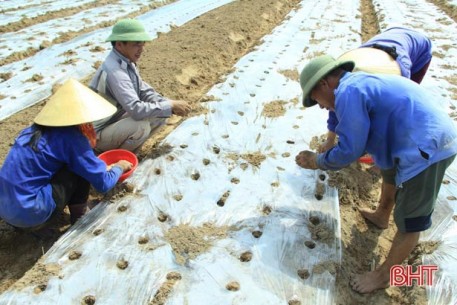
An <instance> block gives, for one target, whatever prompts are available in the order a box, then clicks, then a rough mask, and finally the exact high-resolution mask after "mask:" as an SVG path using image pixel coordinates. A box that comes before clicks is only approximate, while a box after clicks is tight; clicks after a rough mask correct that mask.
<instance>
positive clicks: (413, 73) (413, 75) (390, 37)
mask: <svg viewBox="0 0 457 305" xmlns="http://www.w3.org/2000/svg"><path fill="white" fill-rule="evenodd" d="M383 53H384V54H383ZM364 56H365V57H368V58H369V59H368V60H369V62H368V63H364V62H365V60H364ZM341 58H345V59H353V60H354V61H355V63H356V67H355V69H356V70H360V71H366V72H373V73H388V74H398V75H401V76H403V77H406V78H409V79H411V80H413V81H414V82H416V83H418V84H420V83H421V81H422V79H423V78H424V75H425V73H426V72H427V70H428V67H429V65H430V61H431V59H432V43H431V41H430V39H429V38H428V37H427V36H425V35H424V34H422V33H421V32H418V31H415V30H412V29H408V28H404V27H392V28H389V29H387V30H385V31H384V32H382V33H380V34H378V35H375V36H373V37H372V38H371V39H370V40H368V41H367V42H365V43H364V44H362V45H361V46H360V47H359V48H358V49H355V50H351V51H349V52H346V53H345V54H343V55H342V56H340V59H341ZM392 65H395V67H393V66H392ZM305 106H307V107H309V106H311V105H305ZM337 124H338V119H337V117H336V115H335V113H334V112H333V111H329V117H328V120H327V128H328V133H327V139H326V141H325V142H324V143H323V144H322V145H321V146H320V147H319V148H318V151H319V152H325V151H327V150H328V149H330V148H332V147H333V146H334V145H335V141H336V133H335V128H336V125H337ZM386 179H387V180H386ZM395 191H396V188H395V182H394V181H392V180H388V177H387V176H386V175H383V182H382V187H381V196H380V198H379V207H378V209H377V210H376V211H372V210H371V209H360V212H361V214H362V215H363V217H365V218H366V219H368V220H369V221H371V222H372V223H373V224H375V225H376V226H377V227H378V228H381V229H386V228H387V227H388V224H389V215H390V213H391V212H392V209H393V207H394V205H395Z"/></svg>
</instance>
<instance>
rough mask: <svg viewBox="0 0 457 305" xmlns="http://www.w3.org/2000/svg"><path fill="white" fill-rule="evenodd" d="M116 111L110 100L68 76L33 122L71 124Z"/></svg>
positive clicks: (103, 116) (106, 115)
mask: <svg viewBox="0 0 457 305" xmlns="http://www.w3.org/2000/svg"><path fill="white" fill-rule="evenodd" d="M115 112H116V107H114V106H113V105H112V104H111V103H110V102H108V101H107V100H105V99H104V98H103V97H101V96H100V95H98V94H97V93H96V92H94V91H92V90H91V89H90V88H88V87H86V86H84V85H83V84H81V83H80V82H78V81H77V80H75V79H72V78H70V79H69V80H67V81H65V83H64V84H63V85H62V86H61V87H60V88H59V89H58V90H57V91H56V92H55V93H54V94H53V95H52V96H51V98H50V99H49V100H48V102H47V103H46V105H45V106H44V107H43V109H42V110H41V111H40V113H38V115H37V116H36V117H35V120H34V122H35V123H37V124H40V125H43V126H71V125H79V124H84V123H89V122H94V121H97V120H100V119H103V118H106V117H108V116H110V115H112V114H114V113H115Z"/></svg>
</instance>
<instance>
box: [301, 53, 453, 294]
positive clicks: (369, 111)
mask: <svg viewBox="0 0 457 305" xmlns="http://www.w3.org/2000/svg"><path fill="white" fill-rule="evenodd" d="M353 68H354V62H352V61H349V60H346V61H344V60H335V59H333V58H332V57H331V56H328V55H323V56H319V57H317V58H315V59H313V60H311V61H310V62H309V63H308V64H307V65H306V66H305V68H304V69H303V70H302V72H301V75H300V84H301V87H302V91H303V101H302V102H303V104H304V105H313V104H316V103H317V104H319V106H320V107H321V108H325V109H327V110H332V111H334V112H335V114H336V117H337V118H338V125H337V126H336V129H335V131H336V134H337V135H338V137H339V141H338V143H337V145H336V146H334V147H333V148H331V149H329V150H327V151H326V152H324V153H320V154H316V153H314V152H312V151H302V152H300V153H299V154H298V155H297V156H296V159H295V160H296V163H297V164H298V165H299V166H301V167H303V168H308V169H323V170H338V169H341V168H343V167H346V166H348V165H349V164H351V163H352V162H354V161H356V160H357V159H358V158H359V157H360V156H361V155H362V154H364V153H365V152H368V153H369V154H370V155H371V156H372V157H373V159H374V162H375V163H376V165H377V166H378V167H379V168H380V169H381V170H382V171H383V178H384V179H386V181H388V182H390V181H391V183H392V184H395V185H396V187H397V192H396V196H395V210H394V220H395V224H396V226H397V229H398V230H397V233H396V235H395V237H394V240H393V242H392V247H391V249H390V252H389V254H388V256H387V258H386V260H385V261H384V263H383V264H382V265H381V266H380V267H379V268H378V269H376V270H375V271H372V272H368V273H365V274H359V275H357V276H355V278H354V279H353V280H352V281H351V286H352V288H353V289H354V290H356V291H358V292H360V293H369V292H371V291H374V290H376V289H380V288H385V287H387V286H388V283H389V272H390V268H391V267H392V266H394V265H398V264H401V263H402V262H403V260H404V259H405V258H407V257H408V255H409V254H410V253H411V251H412V250H413V249H414V247H415V246H416V244H417V242H418V240H419V235H420V232H421V231H425V230H427V229H428V228H430V226H431V216H432V213H433V209H434V205H435V201H436V198H437V196H438V192H439V190H440V186H441V182H442V179H443V176H444V173H445V170H446V169H447V167H448V166H449V165H450V164H451V163H452V161H453V160H454V158H455V154H456V153H457V131H456V129H455V127H454V124H453V122H452V120H451V119H450V118H449V116H448V114H447V113H445V112H444V111H441V110H440V109H439V108H438V107H437V106H436V103H431V102H430V101H432V100H434V99H437V98H439V96H431V95H430V94H429V92H428V91H427V90H426V89H424V88H423V87H421V86H419V85H418V84H417V83H415V82H413V81H411V80H409V79H406V78H405V77H401V76H397V75H387V74H377V75H375V74H368V73H365V72H354V73H352V72H351V71H352V69H353Z"/></svg>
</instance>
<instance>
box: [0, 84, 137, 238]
mask: <svg viewBox="0 0 457 305" xmlns="http://www.w3.org/2000/svg"><path fill="white" fill-rule="evenodd" d="M115 111H116V108H115V107H114V106H113V105H111V104H110V103H109V102H108V101H106V100H105V99H103V98H102V97H100V96H99V95H98V94H96V93H95V92H93V91H92V90H91V89H89V88H87V87H85V86H83V85H82V84H80V83H79V82H77V81H76V80H73V79H70V80H68V81H66V82H65V83H64V84H63V85H62V86H61V87H60V88H59V89H58V90H57V92H56V93H55V94H54V95H53V96H52V97H51V98H50V99H49V101H48V102H47V104H46V106H44V107H43V109H42V110H41V112H40V113H39V114H38V115H37V116H36V118H35V119H34V124H32V125H31V126H29V127H27V128H25V129H24V130H22V131H21V132H20V133H19V135H18V137H17V138H16V141H15V143H14V145H13V147H12V148H11V150H10V152H9V153H8V155H7V156H6V159H5V162H4V164H3V167H2V168H1V169H0V217H1V218H2V219H3V220H4V221H6V222H7V223H9V224H10V225H12V226H14V227H17V228H27V229H30V230H32V231H33V230H38V229H41V228H43V227H45V226H46V225H47V224H49V223H51V221H52V219H53V218H54V217H56V216H57V215H58V214H59V212H61V211H62V210H63V209H64V208H65V206H66V205H67V204H68V208H69V211H70V217H71V223H72V224H73V223H74V222H76V220H77V219H78V218H80V217H81V216H82V215H83V214H84V213H85V212H86V210H87V199H88V196H89V188H90V184H92V185H93V186H94V187H95V189H96V190H97V191H100V192H106V191H108V190H110V189H111V188H113V187H114V185H115V184H116V182H117V181H118V179H119V177H120V176H121V174H122V173H123V172H124V171H126V170H129V169H130V168H131V167H132V164H131V163H130V162H128V161H125V160H121V161H119V162H117V163H116V164H114V166H112V167H110V168H109V169H108V168H107V166H106V164H105V163H104V162H103V161H102V160H100V159H99V158H97V156H96V155H95V154H94V152H93V150H92V148H93V147H94V146H95V131H94V129H93V127H92V124H91V122H93V121H96V120H100V119H102V118H105V117H107V116H110V115H112V114H113V113H114V112H115Z"/></svg>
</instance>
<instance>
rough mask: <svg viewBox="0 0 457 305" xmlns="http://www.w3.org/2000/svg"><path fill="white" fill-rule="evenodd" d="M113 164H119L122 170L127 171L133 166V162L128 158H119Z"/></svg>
mask: <svg viewBox="0 0 457 305" xmlns="http://www.w3.org/2000/svg"><path fill="white" fill-rule="evenodd" d="M113 165H117V166H119V167H120V168H122V172H126V171H128V170H130V169H131V168H132V167H133V164H132V163H131V162H129V161H127V160H119V161H117V162H116V163H115V164H113Z"/></svg>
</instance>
